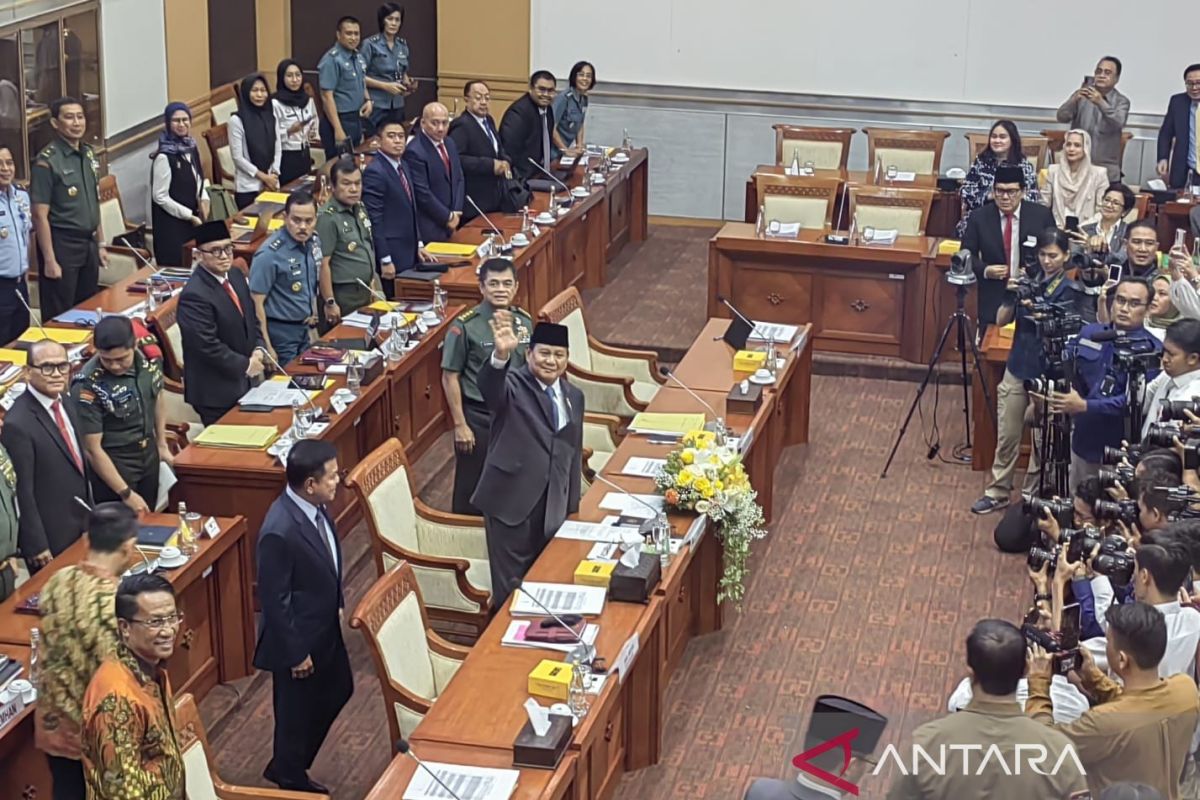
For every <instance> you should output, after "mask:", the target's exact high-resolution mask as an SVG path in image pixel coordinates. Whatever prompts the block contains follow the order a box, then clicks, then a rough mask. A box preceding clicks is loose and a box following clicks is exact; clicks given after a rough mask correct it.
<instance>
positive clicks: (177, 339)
mask: <svg viewBox="0 0 1200 800" xmlns="http://www.w3.org/2000/svg"><path fill="white" fill-rule="evenodd" d="M178 311H179V295H174V296H172V297H171V299H170V300H167V301H166V302H165V303H163V304H162V305H160V306H159V307H158V308H156V309H154V310H153V311H151V312H149V313H148V314H146V327H147V328H149V329H150V332H151V333H153V334H154V337H155V338H156V339H158V346H159V347H160V348H162V354H163V358H162V361H163V390H164V391H165V392H166V395H165V400H164V402H165V403H166V407H167V428H168V430H170V431H171V432H173V433H174V434H175V435H176V437H177V438H180V439H182V441H183V443H184V444H185V445H186V444H187V442H190V441H191V440H192V439H195V438H196V436H197V435H199V433H200V432H201V431H203V430H204V423H202V422H201V421H200V415H199V414H197V413H196V409H194V408H192V406H191V405H190V404H189V403H188V402H187V401H186V400H184V399H183V334H182V332H181V331H180V329H179V322H178V320H177V318H176V315H177V313H178Z"/></svg>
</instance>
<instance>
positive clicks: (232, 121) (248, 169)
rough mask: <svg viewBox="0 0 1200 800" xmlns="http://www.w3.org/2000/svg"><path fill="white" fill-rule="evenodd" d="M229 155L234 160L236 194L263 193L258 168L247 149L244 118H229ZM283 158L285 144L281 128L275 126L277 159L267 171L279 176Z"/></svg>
mask: <svg viewBox="0 0 1200 800" xmlns="http://www.w3.org/2000/svg"><path fill="white" fill-rule="evenodd" d="M229 155H230V156H231V157H232V158H233V166H234V170H233V173H234V174H233V189H234V191H235V192H261V191H262V190H263V184H262V181H260V180H259V179H258V167H256V166H255V165H254V162H253V161H251V160H250V150H249V149H248V148H247V147H246V129H245V127H244V126H243V125H242V118H241V117H239V116H238V115H237V114H234V115H233V116H232V117H230V118H229ZM282 157H283V142H282V141H281V140H280V138H279V126H278V125H276V126H275V159H274V160H273V161H272V162H271V168H270V169H268V170H265V171H266V172H270V173H272V174H274V175H278V174H279V160H280V158H282Z"/></svg>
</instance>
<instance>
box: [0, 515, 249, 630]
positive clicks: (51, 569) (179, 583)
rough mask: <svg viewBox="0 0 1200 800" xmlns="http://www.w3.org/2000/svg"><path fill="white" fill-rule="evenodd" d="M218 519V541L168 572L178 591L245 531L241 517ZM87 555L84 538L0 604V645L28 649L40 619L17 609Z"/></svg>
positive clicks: (146, 520) (161, 520)
mask: <svg viewBox="0 0 1200 800" xmlns="http://www.w3.org/2000/svg"><path fill="white" fill-rule="evenodd" d="M216 520H217V523H218V524H219V525H220V526H221V532H220V533H219V534H217V538H215V539H208V538H201V539H200V540H199V541H198V542H197V543H196V544H197V547H198V550H197V552H196V555H194V556H192V557H191V558H190V559H188V562H187V563H186V564H184V565H183V566H182V567H179V568H178V569H172V570H167V571H166V573H165V574H166V576H167V578H168V579H169V580H170V581H171V583H172V584H174V585H175V587H176V589H182V588H184V587H187V586H190V585H191V584H192V583H194V582H195V581H197V580H199V579H200V578H201V577H203V573H204V571H205V570H207V569H208V568H209V567H210V566H212V565H213V563H214V562H215V561H216V560H217V557H218V556H220V555H221V554H222V553H224V552H225V551H226V550H228V549H229V548H230V547H232V546H233V542H235V541H236V540H237V538H238V537H237V536H236V534H235V535H229V534H230V533H231V532H237V531H238V529H239V528H244V527H245V524H246V523H245V521H244V520H243V519H242V518H241V517H217V518H216ZM141 522H142V523H143V524H146V525H176V524H177V523H178V522H179V517H178V516H177V515H175V514H147V515H145V516H143V517H142V518H141ZM86 553H87V543H86V542H85V541H84V540H83V539H79V540H78V541H76V542H75V543H74V544H72V545H71V546H70V547H68V548H67V549H66V550H64V551H63V552H61V553H59V554H58V555H57V556H56V557H55V558H54V560H53V561H51V562H50V565H49V566H48V567H46V568H45V569H42V570H39V571H38V572H37V574H35V575H34V576H33V577H31V578H30V579H29V580H27V581H26V582H25V583H23V584H21V585H20V586H18V587H17V590H16V591H15V592H13V594H12V596H11V597H9V598H8V599H7V600H5V601H4V602H3V603H0V642H3V643H6V644H15V645H26V646H28V644H29V632H30V630H32V629H33V628H36V627H37V626H38V621H39V619H40V618H39V617H38V616H37V615H36V614H23V613H19V612H17V611H16V608H17V606H18V605H20V604H21V603H23V602H25V601H26V600H27V599H28V598H29V597H31V596H33V595H35V594H38V593H39V592H41V591H42V588H43V587H44V586H45V585H46V582H47V581H48V580H50V576H51V575H53V574H54V573H55V572H58V571H59V570H60V569H62V568H63V567H66V566H70V565H73V564H78V563H79V562H80V561H82V560H83V557H84V554H86ZM140 561H141V558H140V557H137V556H135V557H134V558H133V559H132V560H131V562H130V566H133V565H134V564H136V563H139V562H140Z"/></svg>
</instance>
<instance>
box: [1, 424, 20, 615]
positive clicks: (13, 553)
mask: <svg viewBox="0 0 1200 800" xmlns="http://www.w3.org/2000/svg"><path fill="white" fill-rule="evenodd" d="M2 430H4V420H3V419H0V431H2ZM17 521H18V520H17V471H16V469H14V468H13V463H12V459H11V458H9V457H8V451H7V450H5V449H4V445H0V603H3V602H4V601H5V600H7V599H8V596H9V595H10V594H12V593H13V589H15V588H16V585H17Z"/></svg>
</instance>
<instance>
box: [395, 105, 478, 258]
mask: <svg viewBox="0 0 1200 800" xmlns="http://www.w3.org/2000/svg"><path fill="white" fill-rule="evenodd" d="M449 129H450V112H449V111H447V110H446V107H445V106H444V105H442V104H441V103H430V104H428V105H427V106H425V110H424V111H423V112H422V114H421V130H420V132H419V133H418V134H417V135H416V136H415V137H414V138H413V141H412V142H411V143H410V144H409V146H408V147H407V149H405V151H404V163H405V165H407V166H408V172H409V175H410V176H411V177H412V188H413V192H414V193H415V194H416V197H417V225H418V228H419V230H420V232H421V239H422V241H424V242H426V243H428V242H440V241H447V240H449V238H450V237H451V236H453V235H454V231H455V230H457V229H458V224H459V222H460V221H461V220H462V212H463V203H464V202H465V194H466V183H465V180H464V178H463V171H462V163H461V162H460V161H459V157H458V145H456V144H455V143H454V141H453V140H452V139H450V138H448V137H447V136H446V133H447V131H448V130H449Z"/></svg>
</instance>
